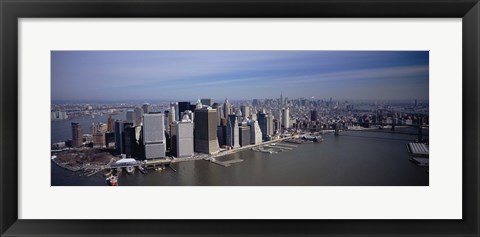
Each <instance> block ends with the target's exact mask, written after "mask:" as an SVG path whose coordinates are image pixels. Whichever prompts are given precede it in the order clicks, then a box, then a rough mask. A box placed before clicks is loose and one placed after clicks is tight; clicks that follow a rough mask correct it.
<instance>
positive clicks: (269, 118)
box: [267, 114, 275, 137]
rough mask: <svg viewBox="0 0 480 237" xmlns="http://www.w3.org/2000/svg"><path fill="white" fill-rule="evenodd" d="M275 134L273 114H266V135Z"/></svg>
mask: <svg viewBox="0 0 480 237" xmlns="http://www.w3.org/2000/svg"><path fill="white" fill-rule="evenodd" d="M273 134H275V123H274V122H273V116H272V115H271V114H268V115H267V136H269V137H271V136H272V135H273Z"/></svg>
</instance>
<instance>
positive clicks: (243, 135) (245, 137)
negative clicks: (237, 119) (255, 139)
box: [238, 122, 250, 146]
mask: <svg viewBox="0 0 480 237" xmlns="http://www.w3.org/2000/svg"><path fill="white" fill-rule="evenodd" d="M238 129H239V131H238V141H239V143H240V146H247V145H250V127H249V126H248V125H247V122H241V123H240V125H239V128H238Z"/></svg>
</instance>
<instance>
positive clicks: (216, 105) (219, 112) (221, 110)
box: [212, 103, 223, 126]
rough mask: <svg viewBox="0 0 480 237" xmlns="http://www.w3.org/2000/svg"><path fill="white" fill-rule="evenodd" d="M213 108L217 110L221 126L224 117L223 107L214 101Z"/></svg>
mask: <svg viewBox="0 0 480 237" xmlns="http://www.w3.org/2000/svg"><path fill="white" fill-rule="evenodd" d="M212 109H215V110H217V126H219V125H220V122H221V120H222V117H223V107H222V106H220V105H219V104H218V103H213V105H212Z"/></svg>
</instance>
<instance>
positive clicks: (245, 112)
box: [240, 105, 250, 119]
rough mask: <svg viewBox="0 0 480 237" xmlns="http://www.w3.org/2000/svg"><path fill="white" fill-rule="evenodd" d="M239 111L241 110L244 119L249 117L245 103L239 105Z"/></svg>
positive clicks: (248, 108)
mask: <svg viewBox="0 0 480 237" xmlns="http://www.w3.org/2000/svg"><path fill="white" fill-rule="evenodd" d="M240 111H242V116H243V118H244V119H249V118H250V107H249V106H247V105H242V106H240Z"/></svg>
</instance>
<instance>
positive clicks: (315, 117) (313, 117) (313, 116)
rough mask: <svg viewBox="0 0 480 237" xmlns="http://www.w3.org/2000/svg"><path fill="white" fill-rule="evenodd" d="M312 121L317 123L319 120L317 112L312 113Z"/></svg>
mask: <svg viewBox="0 0 480 237" xmlns="http://www.w3.org/2000/svg"><path fill="white" fill-rule="evenodd" d="M310 120H311V121H317V120H318V112H317V111H316V110H312V111H310Z"/></svg>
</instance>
